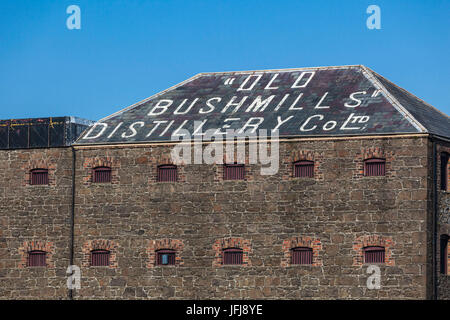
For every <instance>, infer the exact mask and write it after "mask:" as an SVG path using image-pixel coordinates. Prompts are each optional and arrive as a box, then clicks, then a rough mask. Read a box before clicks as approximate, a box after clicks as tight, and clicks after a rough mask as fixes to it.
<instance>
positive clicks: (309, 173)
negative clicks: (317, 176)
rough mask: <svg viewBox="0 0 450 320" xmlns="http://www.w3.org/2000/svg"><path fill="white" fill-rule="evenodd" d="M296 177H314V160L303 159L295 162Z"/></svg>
mask: <svg viewBox="0 0 450 320" xmlns="http://www.w3.org/2000/svg"><path fill="white" fill-rule="evenodd" d="M294 177H296V178H313V177H314V161H309V160H301V161H297V162H294Z"/></svg>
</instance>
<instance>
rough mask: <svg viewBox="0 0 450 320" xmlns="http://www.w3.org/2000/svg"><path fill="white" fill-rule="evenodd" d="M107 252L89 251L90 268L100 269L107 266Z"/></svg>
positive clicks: (108, 254) (108, 253)
mask: <svg viewBox="0 0 450 320" xmlns="http://www.w3.org/2000/svg"><path fill="white" fill-rule="evenodd" d="M109 257H110V251H109V250H92V251H91V266H93V267H102V266H109Z"/></svg>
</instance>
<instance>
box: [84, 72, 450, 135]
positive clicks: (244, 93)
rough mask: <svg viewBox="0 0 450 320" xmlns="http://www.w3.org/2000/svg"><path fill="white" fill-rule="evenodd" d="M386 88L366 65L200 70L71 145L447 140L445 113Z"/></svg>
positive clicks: (102, 122)
mask: <svg viewBox="0 0 450 320" xmlns="http://www.w3.org/2000/svg"><path fill="white" fill-rule="evenodd" d="M388 84H389V83H387V81H385V80H384V78H382V77H380V76H378V75H376V74H374V73H373V72H372V71H371V70H369V69H368V68H366V67H364V66H341V67H318V68H299V69H284V70H265V71H243V72H220V73H201V74H198V75H196V76H194V77H192V78H190V79H188V80H186V81H184V82H182V83H180V84H178V85H176V86H174V87H172V88H169V89H167V90H165V91H163V92H160V93H158V94H156V95H154V96H152V97H150V98H147V99H145V100H143V101H141V102H138V103H136V104H134V105H132V106H130V107H128V108H125V109H123V110H121V111H119V112H117V113H115V114H112V115H111V116H108V117H106V118H104V119H102V120H100V121H98V122H97V123H96V124H95V125H93V126H92V127H91V128H89V129H88V130H86V131H85V132H84V133H83V135H82V136H81V137H80V138H79V139H78V140H77V142H76V144H113V143H135V142H136V143H139V142H158V141H170V140H171V139H172V140H178V139H179V138H180V137H181V136H182V135H184V137H185V138H186V134H187V133H188V134H189V135H190V136H191V137H192V138H194V137H200V136H201V135H202V134H204V133H205V132H206V131H207V130H210V131H208V132H215V133H216V135H220V134H225V133H226V131H227V130H232V129H233V130H235V132H237V133H238V134H243V133H244V134H245V133H247V134H248V133H250V134H251V133H258V131H257V130H259V129H266V130H267V131H268V132H269V134H270V130H273V129H278V130H279V135H280V136H284V137H308V136H348V135H376V134H400V133H424V132H433V133H436V134H438V133H439V134H441V135H445V136H450V134H449V131H448V129H449V118H448V117H447V116H445V115H444V114H441V113H438V112H436V111H435V109H433V108H432V107H430V106H429V105H427V104H425V103H423V102H421V101H419V100H418V101H416V100H414V99H412V98H411V97H410V95H409V94H408V93H407V92H404V91H402V90H394V89H393V88H392V86H391V85H388ZM389 90H392V92H390V91H389ZM411 101H413V102H414V104H412V103H410V102H411ZM405 104H407V105H405ZM427 110H429V112H428V111H427ZM437 118H439V119H437ZM424 119H426V120H424ZM437 122H439V126H438V125H437V124H436V123H437ZM429 123H435V124H434V126H435V127H433V130H431V128H432V127H430V126H429ZM186 130H187V131H186Z"/></svg>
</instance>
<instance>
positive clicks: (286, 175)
mask: <svg viewBox="0 0 450 320" xmlns="http://www.w3.org/2000/svg"><path fill="white" fill-rule="evenodd" d="M323 159H324V157H323V153H321V152H315V151H311V150H305V149H303V150H295V151H292V152H291V154H290V155H288V156H287V157H285V158H284V159H283V164H284V170H283V171H284V172H283V177H282V179H283V180H297V179H309V180H315V181H322V180H323V179H324V174H323V171H322V166H323ZM302 160H308V161H313V162H314V177H313V178H309V177H295V176H294V164H295V163H296V162H298V161H302Z"/></svg>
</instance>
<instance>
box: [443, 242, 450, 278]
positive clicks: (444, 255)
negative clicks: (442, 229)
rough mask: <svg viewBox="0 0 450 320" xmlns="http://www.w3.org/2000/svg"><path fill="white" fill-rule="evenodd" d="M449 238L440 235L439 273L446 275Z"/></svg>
mask: <svg viewBox="0 0 450 320" xmlns="http://www.w3.org/2000/svg"><path fill="white" fill-rule="evenodd" d="M449 239H450V237H449V236H448V235H446V234H444V235H441V273H442V274H448V241H449Z"/></svg>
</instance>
